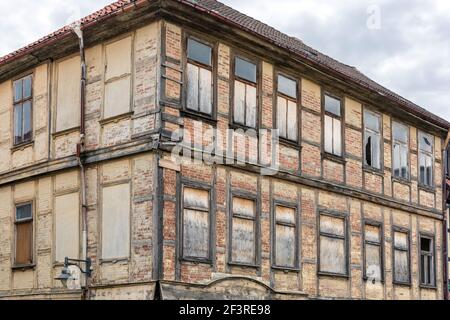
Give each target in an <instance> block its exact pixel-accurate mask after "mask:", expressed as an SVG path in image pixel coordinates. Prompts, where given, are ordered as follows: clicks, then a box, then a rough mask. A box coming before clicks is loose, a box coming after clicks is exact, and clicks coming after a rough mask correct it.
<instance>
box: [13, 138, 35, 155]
mask: <svg viewBox="0 0 450 320" xmlns="http://www.w3.org/2000/svg"><path fill="white" fill-rule="evenodd" d="M33 145H34V140H31V141H27V142H22V143H19V144H16V145H14V146H12V147H11V151H12V152H14V151H17V150H21V151H22V150H24V149H25V148H28V147H32V146H33Z"/></svg>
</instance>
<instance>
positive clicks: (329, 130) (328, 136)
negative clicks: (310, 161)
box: [324, 115, 333, 153]
mask: <svg viewBox="0 0 450 320" xmlns="http://www.w3.org/2000/svg"><path fill="white" fill-rule="evenodd" d="M324 139H325V151H326V152H328V153H333V118H331V117H330V116H327V115H326V116H325V133H324Z"/></svg>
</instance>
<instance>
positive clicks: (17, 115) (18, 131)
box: [14, 104, 22, 144]
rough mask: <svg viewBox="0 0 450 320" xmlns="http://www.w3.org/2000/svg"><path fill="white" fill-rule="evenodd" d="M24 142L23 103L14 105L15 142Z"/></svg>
mask: <svg viewBox="0 0 450 320" xmlns="http://www.w3.org/2000/svg"><path fill="white" fill-rule="evenodd" d="M21 142H22V105H21V104H18V105H16V106H15V107H14V143H15V144H17V143H21Z"/></svg>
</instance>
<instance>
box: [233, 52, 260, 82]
mask: <svg viewBox="0 0 450 320" xmlns="http://www.w3.org/2000/svg"><path fill="white" fill-rule="evenodd" d="M235 74H236V76H238V77H239V78H242V79H245V80H247V81H251V82H255V83H256V65H255V64H253V63H251V62H248V61H246V60H243V59H241V58H237V57H236V60H235Z"/></svg>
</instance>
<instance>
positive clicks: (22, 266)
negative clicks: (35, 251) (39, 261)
mask: <svg viewBox="0 0 450 320" xmlns="http://www.w3.org/2000/svg"><path fill="white" fill-rule="evenodd" d="M35 267H36V264H35V263H27V264H15V265H13V266H12V267H11V269H12V270H13V271H26V270H30V269H34V268H35Z"/></svg>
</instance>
